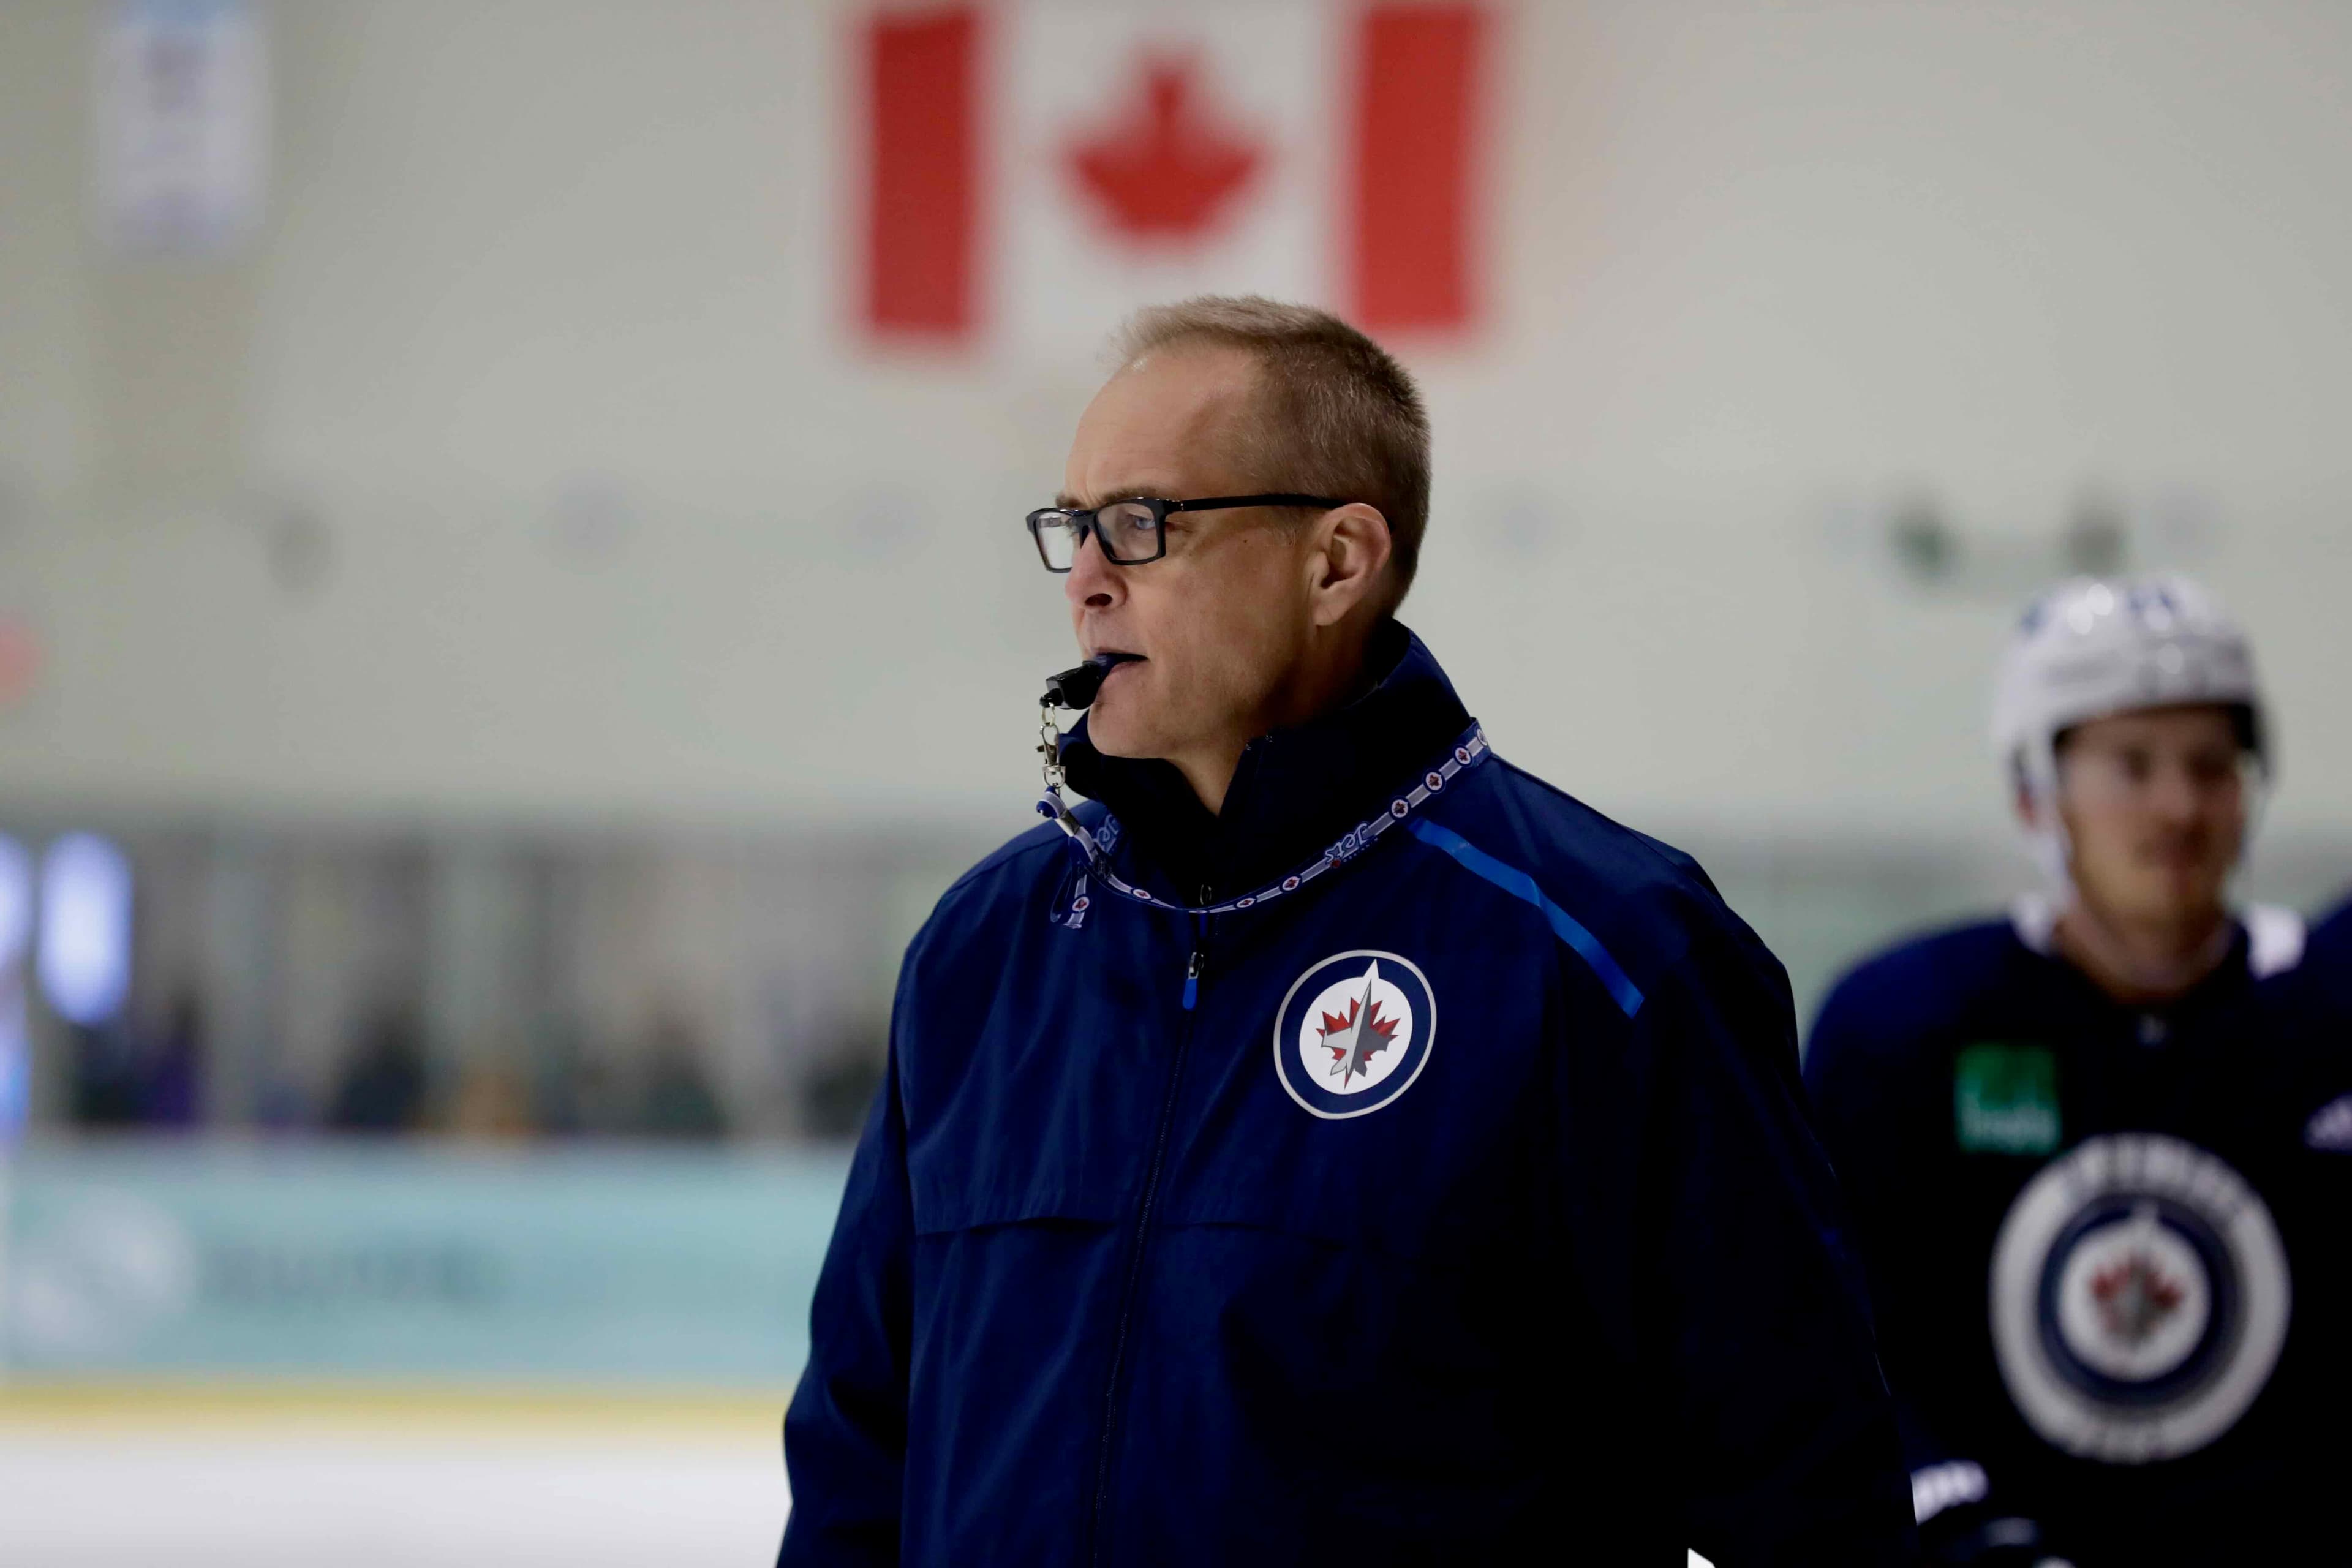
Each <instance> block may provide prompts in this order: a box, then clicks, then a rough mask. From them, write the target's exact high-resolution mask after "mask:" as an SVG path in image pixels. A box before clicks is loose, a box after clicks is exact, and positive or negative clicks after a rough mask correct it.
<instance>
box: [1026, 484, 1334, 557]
mask: <svg viewBox="0 0 2352 1568" xmlns="http://www.w3.org/2000/svg"><path fill="white" fill-rule="evenodd" d="M1347 504H1348V503H1347V502H1346V501H1343V500H1331V499H1330V498H1328V496H1299V495H1287V494H1284V495H1264V496H1211V497H1209V498H1208V499H1206V500H1159V499H1158V498H1157V497H1151V496H1145V497H1139V498H1138V499H1136V500H1112V501H1105V502H1103V504H1102V505H1100V506H1082V507H1067V506H1049V507H1040V508H1039V509H1038V510H1035V511H1033V512H1031V513H1030V514H1029V537H1030V538H1032V539H1034V540H1035V541H1036V542H1037V559H1038V560H1040V561H1043V562H1044V563H1045V570H1046V571H1048V572H1067V571H1068V570H1069V569H1070V568H1071V567H1073V566H1075V565H1076V564H1077V561H1078V546H1079V545H1081V544H1084V543H1085V542H1087V534H1088V533H1092V534H1093V535H1094V536H1095V542H1096V543H1097V544H1099V545H1101V546H1102V552H1103V559H1104V560H1106V561H1111V562H1116V563H1118V564H1119V565H1121V566H1140V565H1142V564H1143V563H1145V562H1147V561H1157V560H1159V559H1160V557H1161V556H1163V555H1165V554H1167V553H1168V514H1169V513H1170V512H1171V511H1223V510H1225V509H1226V508H1227V507H1236V506H1307V507H1314V508H1316V509H1318V510H1323V511H1328V510H1330V509H1331V508H1333V507H1335V506H1346V505H1347Z"/></svg>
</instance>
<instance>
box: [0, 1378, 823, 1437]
mask: <svg viewBox="0 0 2352 1568" xmlns="http://www.w3.org/2000/svg"><path fill="white" fill-rule="evenodd" d="M791 1397H792V1391H791V1390H790V1389H788V1388H787V1389H760V1390H747V1391H745V1392H742V1393H713V1392H709V1391H707V1390H677V1389H658V1388H656V1389H648V1390H643V1391H639V1390H634V1389H632V1390H609V1389H583V1388H551V1387H541V1386H535V1385H520V1386H498V1385H488V1386H481V1385H469V1384H400V1385H396V1386H395V1385H386V1384H274V1383H117V1382H90V1383H48V1382H39V1383H22V1382H20V1383H10V1384H0V1430H5V1428H7V1427H9V1426H42V1427H46V1428H50V1429H54V1428H56V1427H58V1426H92V1427H98V1426H104V1427H110V1428H121V1427H122V1426H139V1427H147V1428H152V1427H157V1426H213V1427H221V1426H230V1427H244V1428H247V1429H250V1430H255V1431H262V1430H267V1429H270V1428H286V1427H299V1428H302V1429H305V1430H310V1429H316V1428H322V1427H323V1428H331V1429H335V1430H348V1431H372V1432H382V1431H394V1432H402V1431H406V1432H420V1433H426V1434H431V1435H436V1436H437V1435H449V1436H459V1435H468V1434H473V1433H480V1434H482V1435H485V1436H493V1435H498V1434H501V1433H509V1432H512V1433H527V1434H553V1433H569V1434H572V1435H576V1436H581V1437H583V1438H597V1437H604V1436H614V1435H616V1434H628V1433H632V1432H644V1433H650V1432H661V1433H665V1434H670V1435H677V1436H688V1435H691V1434H695V1433H701V1434H707V1435H708V1436H710V1437H713V1438H717V1439H724V1440H727V1441H730V1442H731V1441H733V1440H735V1439H737V1438H738V1437H740V1436H743V1435H745V1434H746V1433H749V1432H752V1431H757V1432H758V1433H760V1434H761V1435H762V1437H763V1440H766V1441H775V1440H777V1439H778V1438H779V1436H781V1431H782V1423H783V1414H784V1405H785V1404H786V1403H787V1402H788V1401H789V1400H790V1399H791Z"/></svg>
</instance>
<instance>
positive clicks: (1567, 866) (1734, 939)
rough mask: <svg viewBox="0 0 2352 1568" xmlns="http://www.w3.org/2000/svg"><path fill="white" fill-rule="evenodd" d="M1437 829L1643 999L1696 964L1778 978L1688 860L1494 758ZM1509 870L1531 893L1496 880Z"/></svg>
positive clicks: (1771, 962)
mask: <svg viewBox="0 0 2352 1568" xmlns="http://www.w3.org/2000/svg"><path fill="white" fill-rule="evenodd" d="M1444 826H1446V827H1448V828H1450V829H1452V830H1453V831H1454V833H1455V834H1457V835H1458V836H1459V837H1461V838H1462V839H1464V840H1465V841H1466V843H1467V844H1468V845H1469V846H1470V847H1473V848H1475V851H1477V852H1478V857H1477V858H1472V857H1469V856H1465V855H1464V854H1462V853H1460V852H1459V851H1457V852H1456V857H1455V858H1457V859H1462V860H1463V862H1464V864H1465V866H1467V867H1470V868H1472V869H1474V870H1478V871H1479V872H1480V874H1481V875H1486V876H1487V878H1488V879H1489V880H1493V881H1496V883H1497V886H1500V887H1502V888H1503V889H1504V890H1506V891H1511V892H1516V893H1517V896H1519V897H1520V898H1521V899H1522V900H1528V901H1534V900H1530V899H1529V894H1530V892H1532V893H1534V894H1536V895H1538V896H1539V897H1540V899H1541V900H1543V902H1544V903H1548V904H1549V905H1550V906H1552V908H1553V909H1556V910H1558V911H1559V912H1560V913H1564V914H1565V915H1567V916H1568V917H1569V918H1570V921H1572V922H1573V924H1574V925H1576V926H1579V927H1581V928H1582V929H1583V930H1585V931H1588V932H1590V933H1591V936H1592V937H1593V938H1594V939H1595V940H1596V941H1597V942H1598V943H1599V944H1600V945H1601V947H1602V948H1604V949H1605V950H1606V951H1607V952H1609V953H1610V954H1611V955H1612V957H1613V958H1614V960H1615V962H1616V963H1618V964H1619V965H1620V966H1621V967H1622V969H1623V970H1624V972H1625V973H1627V974H1628V975H1629V976H1630V977H1631V978H1632V980H1633V984H1635V985H1636V986H1638V987H1640V988H1641V989H1642V990H1643V991H1647V990H1649V989H1650V988H1651V987H1652V986H1653V985H1654V984H1656V983H1657V982H1658V981H1659V980H1660V979H1661V978H1662V977H1663V976H1664V974H1665V973H1667V972H1669V971H1671V970H1673V969H1675V967H1676V966H1677V965H1679V964H1681V963H1684V962H1685V960H1686V959H1690V958H1693V957H1694V956H1695V955H1714V956H1716V957H1717V958H1720V957H1721V956H1722V955H1724V954H1726V953H1732V954H1735V955H1736V960H1737V961H1738V962H1742V963H1749V964H1758V965H1763V966H1769V970H1770V971H1771V972H1772V973H1773V974H1774V975H1775V976H1776V977H1777V976H1778V973H1779V969H1780V965H1779V963H1778V961H1777V960H1775V959H1773V958H1772V956H1771V954H1770V952H1769V951H1767V950H1766V948H1765V947H1764V944H1763V942H1761V941H1760V940H1759V938H1758V937H1757V936H1756V935H1755V933H1754V932H1753V931H1749V930H1748V926H1747V924H1746V923H1745V922H1744V921H1741V920H1740V919H1739V917H1738V915H1736V914H1734V913H1733V912H1732V910H1731V908H1730V906H1729V905H1727V904H1726V903H1725V902H1724V901H1723V898H1722V895H1721V894H1719V893H1718V892H1717V891H1716V888H1715V884H1714V883H1713V882H1712V881H1710V880H1709V879H1708V878H1707V875H1706V871H1705V870H1704V869H1702V868H1700V866H1699V863H1698V862H1697V861H1696V859H1694V858H1691V857H1690V856H1689V855H1687V854H1685V853H1684V852H1683V851H1682V850H1680V849H1677V848H1675V847H1674V846H1672V845H1670V844H1666V843H1664V842H1662V841H1660V840H1658V839H1656V838H1653V837H1650V836H1649V835H1648V834H1646V833H1641V832H1637V831H1636V830H1634V829H1633V828H1631V827H1628V826H1625V825H1624V824H1622V823H1621V822H1618V821H1615V820H1614V819H1612V818H1611V817H1609V816H1606V815H1604V814H1602V813H1601V812H1600V811H1597V810H1595V809H1594V808H1593V807H1592V806H1591V805H1586V804H1585V803H1584V802H1583V801H1580V800H1579V799H1577V798H1576V797H1575V796H1574V795H1570V794H1568V793H1567V792H1566V791H1565V790H1561V789H1559V788H1558V787H1556V786H1554V785H1552V784H1547V783H1545V782H1544V781H1543V780H1542V779H1539V778H1538V777H1536V776H1535V775H1534V774H1532V773H1528V772H1526V771H1525V770H1523V769H1521V768H1518V767H1516V766H1514V765H1512V764H1511V763H1506V762H1502V761H1501V760H1500V759H1497V760H1496V764H1495V766H1494V768H1493V769H1492V770H1491V773H1489V776H1488V781H1487V786H1486V788H1484V789H1482V790H1479V791H1476V792H1467V791H1465V796H1464V799H1463V800H1462V801H1461V802H1460V803H1459V805H1457V806H1456V807H1455V808H1454V810H1453V811H1450V812H1448V813H1446V814H1444ZM1486 861H1492V862H1496V863H1499V865H1500V867H1501V868H1503V870H1502V871H1501V872H1497V871H1496V870H1495V869H1494V868H1492V867H1488V866H1486V865H1485V862H1486ZM1509 871H1517V872H1518V873H1520V874H1521V875H1522V876H1523V877H1524V878H1525V879H1526V881H1527V883H1528V884H1529V886H1528V887H1527V888H1514V887H1512V886H1511V885H1510V884H1509V882H1508V880H1507V879H1505V878H1507V872H1509ZM1538 907H1541V906H1540V905H1539V906H1538ZM1546 912H1547V914H1548V916H1549V914H1550V912H1551V911H1550V910H1547V911H1546ZM1553 923H1554V925H1555V927H1556V928H1557V927H1558V926H1559V921H1558V920H1557V919H1554V922H1553ZM1566 934H1567V933H1566V932H1563V935H1566ZM1570 945H1572V946H1573V945H1576V943H1575V942H1573V941H1571V942H1570ZM1588 956H1589V955H1588ZM1701 962H1702V963H1704V962H1706V957H1704V956H1702V957H1701ZM1781 983H1782V984H1785V982H1781Z"/></svg>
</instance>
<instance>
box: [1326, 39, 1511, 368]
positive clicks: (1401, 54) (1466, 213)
mask: <svg viewBox="0 0 2352 1568" xmlns="http://www.w3.org/2000/svg"><path fill="white" fill-rule="evenodd" d="M1485 23H1486V18H1485V16H1483V15H1482V14H1481V8H1480V7H1479V6H1477V5H1402V4H1400V5H1369V6H1367V7H1365V9H1364V10H1363V12H1362V13H1361V16H1360V21H1359V24H1358V37H1357V40H1356V44H1357V48H1356V58H1357V81H1356V123H1355V127H1354V131H1355V152H1356V167H1355V254H1354V257H1353V258H1352V266H1351V267H1350V268H1349V271H1350V275H1351V278H1352V281H1353V285H1354V290H1353V291H1354V300H1353V304H1354V309H1355V318H1356V320H1357V321H1358V322H1360V324H1362V325H1364V326H1366V327H1371V328H1381V327H1390V328H1395V327H1405V328H1412V327H1459V326H1465V325H1466V324H1468V322H1469V321H1470V317H1471V310H1472V306H1473V304H1474V300H1473V299H1472V281H1473V279H1472V271H1473V268H1474V263H1475V257H1474V255H1473V254H1472V252H1473V249H1474V246H1475V237H1474V236H1473V235H1472V233H1471V227H1472V225H1471V210H1470V209H1471V202H1472V197H1473V192H1474V178H1475V171H1474V170H1473V168H1472V163H1473V161H1474V156H1475V152H1476V147H1475V140H1476V135H1475V133H1476V130H1477V113H1478V101H1477V100H1478V92H1479V82H1478V72H1479V67H1480V64H1481V60H1480V56H1481V53H1482V49H1481V46H1482V45H1483V43H1484V41H1485V40H1484V33H1485Z"/></svg>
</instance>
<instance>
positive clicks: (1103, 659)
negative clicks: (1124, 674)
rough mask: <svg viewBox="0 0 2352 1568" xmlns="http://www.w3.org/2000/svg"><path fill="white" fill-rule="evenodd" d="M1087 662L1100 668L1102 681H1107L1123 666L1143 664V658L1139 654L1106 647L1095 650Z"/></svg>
mask: <svg viewBox="0 0 2352 1568" xmlns="http://www.w3.org/2000/svg"><path fill="white" fill-rule="evenodd" d="M1088 662H1090V663H1093V664H1096V665H1098V666H1100V667H1101V668H1102V672H1103V679H1104V680H1105V681H1108V680H1109V679H1110V678H1111V677H1112V676H1114V675H1117V674H1118V672H1119V669H1120V668H1122V667H1123V666H1126V665H1130V664H1141V663H1143V662H1144V658H1143V656H1142V655H1141V654H1139V653H1128V652H1126V651H1125V650H1123V649H1120V648H1110V647H1107V648H1098V649H1097V650H1096V652H1095V654H1094V656H1093V658H1091V659H1090V660H1089V661H1088Z"/></svg>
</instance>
